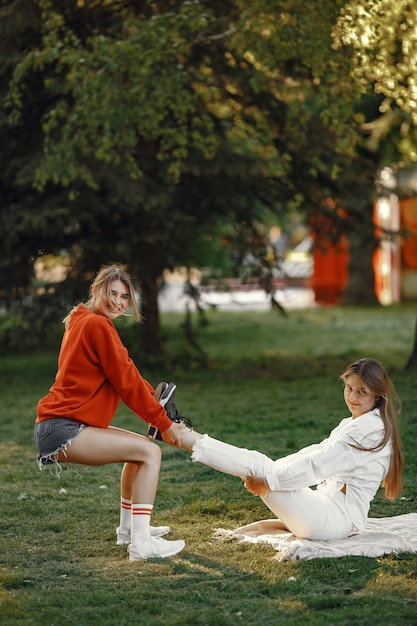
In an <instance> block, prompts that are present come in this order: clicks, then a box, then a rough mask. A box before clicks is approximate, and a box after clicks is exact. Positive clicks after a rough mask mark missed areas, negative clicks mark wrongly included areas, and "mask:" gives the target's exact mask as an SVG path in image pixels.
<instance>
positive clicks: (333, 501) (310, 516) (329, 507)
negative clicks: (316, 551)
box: [191, 435, 353, 540]
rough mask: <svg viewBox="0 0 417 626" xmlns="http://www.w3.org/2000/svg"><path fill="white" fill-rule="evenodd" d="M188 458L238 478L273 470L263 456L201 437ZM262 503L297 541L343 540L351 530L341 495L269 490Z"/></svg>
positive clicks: (266, 458) (264, 473)
mask: <svg viewBox="0 0 417 626" xmlns="http://www.w3.org/2000/svg"><path fill="white" fill-rule="evenodd" d="M191 458H192V460H193V461H198V462H199V463H204V465H208V466H209V467H212V468H213V469H216V470H218V471H220V472H223V473H225V474H231V475H232V476H239V477H240V478H246V477H247V476H254V477H259V478H265V476H266V475H267V474H269V473H271V472H273V471H274V462H273V460H272V459H270V458H269V457H267V456H266V455H265V454H262V453H261V452H257V451H255V450H246V449H244V448H237V447H236V446H231V445H230V444H228V443H223V442H222V441H218V440H217V439H213V438H212V437H209V436H208V435H203V436H202V437H201V439H198V440H197V441H196V443H195V444H194V446H193V451H192V456H191ZM262 500H263V501H264V502H265V504H266V506H267V507H268V508H269V509H270V510H271V511H272V513H273V514H274V515H276V516H277V517H279V519H280V520H281V521H282V522H284V524H285V525H286V526H287V528H288V529H289V530H290V531H291V532H292V533H294V535H296V536H297V537H300V538H305V539H316V540H320V539H321V540H329V539H345V538H346V537H348V536H349V535H350V533H351V532H352V530H353V524H352V520H351V519H350V516H349V514H348V512H347V510H346V507H345V496H344V494H343V493H342V492H337V493H336V494H332V496H328V495H326V494H324V493H321V492H319V491H315V490H313V489H310V488H309V487H305V488H303V489H296V490H294V491H269V492H268V493H267V494H266V495H265V496H263V497H262Z"/></svg>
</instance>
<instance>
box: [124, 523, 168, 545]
mask: <svg viewBox="0 0 417 626" xmlns="http://www.w3.org/2000/svg"><path fill="white" fill-rule="evenodd" d="M150 532H151V537H163V536H164V535H167V534H168V533H169V532H171V528H170V527H169V526H151V527H150ZM116 537H117V541H116V545H118V546H128V545H129V543H130V541H131V539H130V530H126V529H125V528H122V527H121V526H119V528H116Z"/></svg>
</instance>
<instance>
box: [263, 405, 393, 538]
mask: <svg viewBox="0 0 417 626" xmlns="http://www.w3.org/2000/svg"><path fill="white" fill-rule="evenodd" d="M383 436H384V425H383V422H382V419H381V416H380V413H379V410H378V409H373V410H372V411H369V412H368V413H364V414H363V415H361V416H360V417H357V418H352V417H347V418H345V419H343V420H342V421H341V422H340V424H339V425H338V426H337V427H336V428H335V429H334V430H332V432H331V433H330V435H329V437H328V438H327V439H324V440H323V441H322V442H321V443H318V444H313V445H311V446H307V447H306V448H303V449H302V450H300V451H299V452H296V453H295V454H290V455H288V456H286V457H283V458H281V459H278V460H277V461H274V464H273V467H274V471H273V472H271V473H270V474H269V475H268V476H266V481H267V483H268V486H269V488H270V490H271V491H292V490H294V489H301V488H303V487H311V486H314V485H317V489H318V490H319V491H321V492H322V493H326V494H327V495H329V496H330V497H331V496H332V495H333V494H335V493H336V492H337V493H339V492H340V490H341V489H342V487H343V485H346V495H345V505H346V509H347V511H348V513H349V515H350V517H351V519H352V522H353V524H354V525H355V527H356V528H357V529H358V530H363V529H364V528H365V526H366V518H367V515H368V511H369V507H370V503H371V501H372V500H373V498H374V496H375V494H376V492H377V491H378V489H379V487H380V485H381V482H382V481H383V479H384V478H385V476H386V474H387V472H388V468H389V464H390V457H391V448H392V445H391V442H388V443H387V445H385V446H384V448H382V450H372V451H366V450H359V449H358V448H356V447H353V446H358V447H359V448H373V447H375V446H377V445H378V444H379V443H380V442H381V440H382V438H383Z"/></svg>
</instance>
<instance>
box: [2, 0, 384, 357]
mask: <svg viewBox="0 0 417 626" xmlns="http://www.w3.org/2000/svg"><path fill="white" fill-rule="evenodd" d="M345 4H346V2H344V1H342V0H336V1H335V0H320V1H319V2H317V3H316V4H315V7H314V11H311V8H310V7H309V6H308V5H306V4H305V3H304V2H301V1H300V0H255V1H250V2H249V1H248V0H247V1H246V0H226V1H225V2H220V1H216V0H215V1H214V2H213V1H208V0H194V1H179V0H165V1H162V0H161V1H160V2H158V1H150V0H136V1H134V2H127V1H124V0H115V1H111V2H109V1H108V0H83V1H80V0H78V1H76V0H64V1H63V2H60V3H55V2H52V1H51V0H39V2H35V1H31V0H14V1H11V2H9V3H8V4H7V5H6V6H5V8H3V11H4V13H5V15H6V16H7V24H8V26H7V28H6V27H5V24H6V22H3V25H2V26H0V28H2V30H3V32H2V34H3V35H4V36H3V38H2V41H3V45H2V48H1V55H2V57H7V62H6V63H5V65H4V67H3V70H2V77H3V79H4V80H3V82H2V84H3V87H2V88H1V89H2V93H3V95H4V96H5V101H4V102H5V109H3V110H2V112H1V117H0V133H1V139H2V140H3V141H2V143H3V145H4V146H7V148H6V149H5V150H4V151H3V154H2V156H0V159H1V160H2V166H3V174H2V176H1V182H0V194H1V197H2V209H1V211H0V221H1V224H0V226H1V228H0V239H1V242H2V245H3V250H4V253H5V254H4V259H3V261H2V264H3V265H2V271H3V273H4V274H5V276H7V280H6V281H5V283H4V284H9V285H10V286H12V285H14V286H16V285H18V286H22V287H25V286H26V285H27V284H28V281H29V278H30V273H31V272H30V270H31V265H32V263H33V261H34V260H35V259H36V258H37V257H38V256H39V254H43V253H49V252H57V251H60V250H63V249H64V250H67V251H68V252H69V253H70V254H71V257H72V258H73V259H74V267H73V271H74V273H79V271H80V270H82V271H83V275H85V276H86V277H88V276H89V275H90V274H89V273H91V272H93V271H95V270H96V269H97V267H98V266H99V265H100V264H101V263H103V262H107V261H111V260H121V261H123V262H126V263H128V265H129V266H130V268H131V270H132V271H133V273H134V274H135V275H136V276H137V277H138V278H139V279H140V284H141V288H142V295H143V304H144V313H145V318H146V320H147V323H146V326H145V329H146V333H147V338H148V342H147V348H148V350H149V352H158V351H159V350H160V349H161V341H160V335H159V317H158V309H157V287H158V280H159V278H160V276H161V273H162V271H163V270H164V268H167V267H168V268H169V267H172V266H174V265H179V264H184V265H186V266H189V265H190V264H191V263H192V262H193V260H194V259H195V253H196V250H198V248H199V246H198V243H196V242H198V240H199V238H200V237H203V238H206V239H207V237H209V236H213V234H215V233H216V230H217V229H218V225H219V224H222V225H224V224H230V229H231V230H233V224H236V225H237V229H236V230H237V232H242V229H241V228H240V225H241V224H247V225H248V229H250V224H252V223H253V222H255V221H256V220H257V219H258V218H259V216H260V215H261V214H262V212H263V211H264V210H265V209H268V210H270V211H272V212H274V213H275V214H276V215H277V216H280V215H283V214H285V213H287V212H288V211H291V210H293V209H294V208H297V209H300V210H302V211H304V212H305V214H306V216H307V217H314V216H316V215H318V214H319V215H322V214H324V215H325V216H327V217H328V218H329V219H330V220H331V221H332V223H333V224H334V225H335V228H334V229H332V230H331V232H332V233H333V234H334V236H335V237H337V234H338V233H339V232H345V231H347V230H348V231H352V230H353V231H355V232H356V233H358V234H360V236H361V237H363V236H365V235H364V233H365V234H366V236H367V237H368V238H369V236H370V233H371V232H372V214H371V198H372V190H373V181H374V178H375V172H376V168H377V159H376V158H375V156H374V155H372V154H371V155H370V153H369V151H368V150H367V149H366V150H363V149H362V150H359V151H358V146H360V141H361V139H362V137H363V129H362V126H361V124H362V122H363V121H364V118H363V116H362V117H360V116H359V117H358V112H359V111H360V106H361V98H362V91H363V89H364V84H363V83H361V79H360V76H359V73H358V72H359V67H360V64H359V63H357V62H356V60H355V59H356V55H357V50H356V48H355V47H354V46H353V45H350V44H351V42H350V41H347V40H346V43H349V45H345V43H344V39H346V37H347V30H346V29H347V26H346V24H347V23H348V22H349V19H350V18H349V19H348V17H349V15H353V8H354V7H355V3H354V2H352V3H349V4H348V5H347V7H346V9H345V13H343V12H342V13H341V11H342V10H343V8H344V5H345ZM356 5H357V7H359V6H360V3H359V2H358V3H356ZM22 8H24V10H25V12H26V15H27V16H31V17H30V19H24V18H23V17H22ZM349 11H350V13H349ZM341 15H342V16H345V23H344V22H343V21H341V17H340V16H341ZM335 27H337V28H338V29H339V31H336V34H337V32H339V35H338V36H339V39H340V40H341V41H342V43H343V44H344V45H340V46H337V45H336V43H337V40H336V39H335V37H334V33H335V30H334V29H335ZM355 63H356V65H354V64H355ZM352 68H354V69H355V71H356V72H357V74H356V75H357V76H358V83H357V84H356V83H354V82H352ZM6 116H7V117H6ZM341 207H343V211H341V210H340V209H341ZM248 229H246V230H248ZM244 230H245V229H244ZM358 236H359V235H358Z"/></svg>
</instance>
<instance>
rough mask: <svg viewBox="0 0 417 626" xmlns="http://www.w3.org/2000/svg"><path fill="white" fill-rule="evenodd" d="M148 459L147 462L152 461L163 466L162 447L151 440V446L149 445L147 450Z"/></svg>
mask: <svg viewBox="0 0 417 626" xmlns="http://www.w3.org/2000/svg"><path fill="white" fill-rule="evenodd" d="M146 452H147V454H146V460H145V462H148V463H151V464H153V465H157V466H158V467H160V466H161V461H162V451H161V448H160V447H159V446H158V445H157V444H156V443H152V442H151V441H150V442H149V446H147V450H146Z"/></svg>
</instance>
